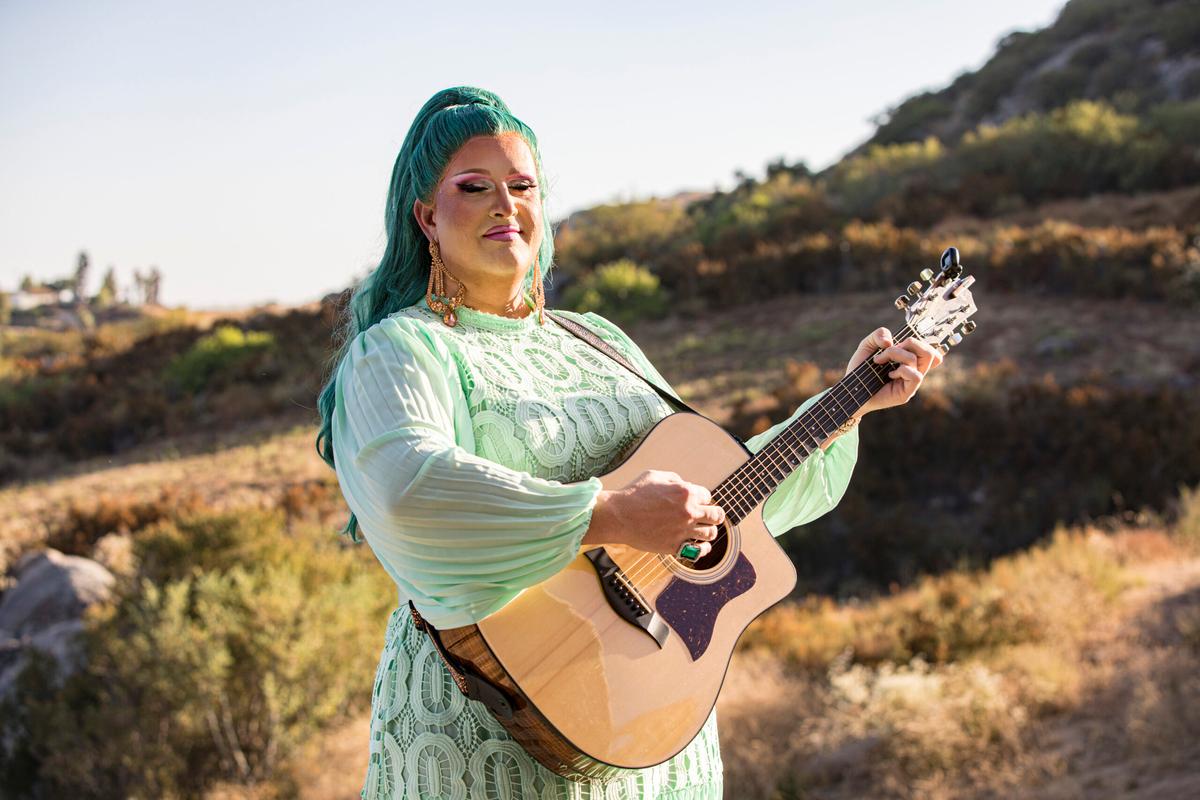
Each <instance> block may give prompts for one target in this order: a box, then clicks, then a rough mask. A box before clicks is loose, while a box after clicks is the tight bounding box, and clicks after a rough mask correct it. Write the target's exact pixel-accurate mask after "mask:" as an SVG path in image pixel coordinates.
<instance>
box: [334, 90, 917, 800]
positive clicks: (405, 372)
mask: <svg viewBox="0 0 1200 800" xmlns="http://www.w3.org/2000/svg"><path fill="white" fill-rule="evenodd" d="M544 186H545V182H544V180H543V172H542V165H541V159H540V156H539V153H538V145H537V139H536V138H535V137H534V134H533V132H532V131H531V130H530V129H529V128H528V127H527V126H526V125H525V124H524V123H522V122H521V121H520V120H518V119H517V118H515V117H514V116H513V115H512V114H511V113H510V112H509V110H508V108H507V107H506V106H505V105H504V103H503V102H502V101H501V100H500V99H499V98H498V97H497V96H496V95H494V94H492V93H490V92H486V91H483V90H480V89H474V88H470V87H458V88H455V89H449V90H446V91H442V92H439V93H438V94H436V95H434V97H433V98H432V99H430V100H429V102H427V103H426V104H425V106H424V107H423V108H422V109H421V111H420V112H419V113H418V115H417V117H416V119H415V120H414V122H413V124H412V127H411V129H410V130H409V132H408V135H407V137H406V138H405V140H404V143H403V145H402V147H401V149H400V154H399V157H398V158H397V160H396V165H395V168H394V170H393V173H392V180H391V185H390V189H389V193H388V201H387V211H386V224H387V232H388V243H387V249H386V251H385V253H384V256H383V259H382V262H381V264H380V266H379V268H378V269H376V270H375V271H374V272H373V273H372V274H371V275H369V276H368V277H367V278H366V279H365V280H364V281H363V283H362V285H361V286H359V288H358V289H357V291H356V292H355V294H354V296H353V298H352V299H351V301H350V320H349V322H348V323H347V328H348V329H347V337H346V344H345V346H344V349H343V351H342V353H341V355H340V361H339V364H338V367H337V369H336V370H335V372H334V375H333V377H332V378H331V380H330V381H329V383H328V384H327V385H326V387H325V388H324V390H323V391H322V393H321V398H320V409H321V414H322V422H323V426H322V429H321V432H320V434H319V436H318V437H317V445H318V450H319V451H320V453H321V455H322V457H323V458H325V460H326V461H327V462H329V463H330V464H331V465H332V466H333V467H334V468H335V470H336V471H337V476H338V481H339V483H340V485H341V488H342V492H343V494H344V495H345V498H346V502H347V504H348V505H349V507H350V509H351V511H352V512H353V516H352V517H351V519H350V523H349V525H348V526H347V530H346V532H347V533H349V534H350V535H351V536H352V537H353V538H355V540H358V538H359V534H360V533H361V535H362V537H363V538H365V539H366V541H367V543H368V544H369V545H370V546H371V549H372V550H373V552H374V553H375V555H376V556H377V558H378V560H379V561H380V563H381V564H382V565H383V567H384V569H385V570H387V571H388V573H389V574H390V575H391V576H392V578H393V579H394V580H395V582H396V584H397V586H398V588H399V602H398V606H397V609H396V610H395V611H394V612H393V614H392V616H391V619H390V621H389V624H388V629H387V633H386V637H385V644H384V650H383V655H382V658H381V660H380V664H379V669H378V671H377V674H376V680H375V687H374V692H373V696H372V707H373V714H372V723H371V747H370V761H369V764H368V770H367V778H366V785H365V786H364V788H363V791H362V797H363V798H370V799H372V800H374V798H387V800H392V799H393V798H414V800H415V799H416V798H422V800H427V799H428V798H434V797H446V798H465V797H468V796H469V797H472V798H474V797H520V798H526V797H529V798H533V797H537V798H617V797H620V798H629V800H634V798H638V799H639V800H640V798H655V797H657V798H668V797H670V798H683V797H703V798H709V797H712V798H717V797H720V796H721V759H720V752H719V749H718V744H717V732H716V717H715V712H714V714H713V715H711V716H710V717H709V719H708V721H707V723H706V724H705V726H704V727H703V729H702V730H701V732H700V734H699V735H698V736H697V737H696V738H695V740H693V742H692V743H691V744H690V745H689V746H688V747H687V748H685V749H684V750H683V751H682V752H681V753H679V754H678V755H677V756H676V757H674V758H673V759H671V760H669V761H667V762H666V763H664V764H661V765H659V766H656V767H652V768H649V769H644V770H630V771H628V772H627V773H626V774H624V775H621V776H620V777H617V778H613V779H607V780H604V781H599V780H597V781H592V782H590V783H579V782H572V781H569V780H567V779H564V778H561V777H559V776H557V775H555V774H553V773H551V772H550V771H548V770H546V769H545V768H543V767H542V766H541V765H540V764H538V763H537V762H536V761H534V760H533V759H532V758H530V757H529V756H528V755H527V754H526V753H525V752H524V750H522V749H521V747H520V746H518V745H517V744H516V743H515V742H514V741H513V740H512V739H511V737H509V735H508V733H507V732H506V731H505V730H504V729H503V728H502V727H501V726H500V725H499V724H498V723H496V722H495V721H494V720H493V719H492V717H491V715H490V714H489V713H488V712H487V710H486V709H485V708H484V707H483V706H482V705H481V704H479V703H477V702H475V701H474V700H469V699H467V698H466V697H465V696H464V695H463V694H461V693H460V692H459V691H458V689H457V688H456V687H455V685H454V683H453V682H452V681H451V679H450V677H449V675H448V673H447V671H446V669H445V667H444V665H443V663H442V661H441V660H440V658H439V657H438V655H437V653H436V652H435V650H434V649H433V647H432V645H431V643H430V642H429V640H428V637H427V636H426V635H424V634H422V633H421V632H419V631H418V630H417V629H416V628H415V627H414V625H413V621H412V618H411V616H410V614H409V613H408V610H407V608H406V605H407V603H408V601H409V600H412V601H413V603H414V605H415V606H416V608H417V609H418V610H419V611H420V612H421V614H422V615H423V616H424V617H425V618H426V619H427V620H428V621H429V623H431V624H432V625H434V626H435V627H438V628H447V627H455V626H460V625H466V624H470V623H474V622H477V621H479V620H480V619H482V618H484V617H486V616H487V615H488V614H490V613H491V612H493V611H495V610H497V609H499V608H501V607H502V606H503V605H504V604H505V603H506V602H508V601H509V600H510V599H511V598H512V597H514V596H515V595H516V594H517V592H519V591H520V590H521V589H522V588H524V587H527V586H530V585H533V584H536V583H539V582H541V581H543V580H545V579H546V578H548V577H550V576H551V575H553V574H554V573H555V572H557V571H558V570H560V569H562V568H563V567H564V566H566V564H567V563H569V562H570V561H571V560H572V559H573V558H574V557H575V556H576V554H577V553H578V551H579V548H580V547H581V546H584V545H588V544H592V543H602V542H620V543H625V544H629V545H631V546H633V547H636V548H639V549H641V550H645V551H648V552H657V553H676V552H678V551H679V548H680V546H681V545H682V544H683V543H684V542H688V541H693V542H698V543H700V546H701V549H702V551H704V552H707V549H708V548H709V544H708V542H709V541H710V540H712V539H713V538H714V536H715V535H716V530H717V529H716V526H717V525H718V524H720V523H721V522H722V521H723V519H724V512H723V510H722V509H721V508H720V507H718V506H716V505H713V504H712V502H711V501H712V497H711V495H710V494H709V492H708V490H707V489H706V488H704V487H702V486H697V485H694V484H690V483H687V482H686V481H683V480H682V479H681V478H680V477H679V476H678V475H675V474H674V473H669V472H662V471H647V472H646V473H643V474H642V475H641V476H640V477H639V478H638V479H637V480H635V481H634V482H632V483H631V484H630V485H629V486H627V487H624V488H623V489H620V490H615V491H605V490H603V489H602V487H601V484H600V481H599V480H598V479H597V478H596V477H594V476H595V475H597V474H602V473H603V472H605V471H606V467H607V466H608V465H609V462H610V461H611V460H612V458H613V457H614V456H615V454H616V453H618V452H619V451H620V450H621V449H622V447H623V446H624V445H625V444H627V443H628V442H629V441H631V440H632V439H633V438H634V437H635V436H637V435H638V434H639V433H641V432H643V431H645V430H646V429H648V428H650V427H651V426H653V425H654V423H655V422H656V421H657V420H659V419H661V418H662V417H663V416H665V415H667V414H670V413H672V411H673V410H674V409H672V408H671V407H669V406H668V404H667V403H666V402H665V401H664V400H663V399H662V398H661V397H660V396H659V395H658V394H657V393H655V391H654V390H653V389H652V388H651V387H650V386H649V385H647V384H646V382H645V381H643V380H639V379H638V378H637V377H636V376H634V375H633V374H631V373H630V372H629V371H628V370H625V369H623V368H621V367H620V366H618V365H617V364H616V363H615V362H614V361H612V360H611V359H609V358H607V357H605V356H604V355H602V354H601V353H600V352H599V351H598V350H596V349H595V348H593V347H591V346H590V345H588V344H586V343H585V342H583V341H582V340H580V339H578V338H576V337H575V336H573V335H571V334H570V333H568V332H567V331H566V330H564V329H563V328H561V327H560V326H559V325H557V324H554V323H553V322H552V321H551V320H549V319H547V318H546V317H545V316H544V314H543V302H544V301H543V292H542V280H543V276H544V274H545V272H547V271H548V270H549V268H550V264H551V260H552V256H553V241H552V237H551V234H550V232H549V230H548V229H547V225H546V223H547V218H546V213H545V205H544V204H545V199H546V192H545V188H544ZM558 313H560V314H563V315H564V316H567V317H570V318H571V319H574V320H576V321H579V322H581V323H583V324H585V325H587V326H589V327H590V328H591V329H592V330H593V331H594V332H595V333H596V334H598V335H599V336H600V337H601V338H603V339H604V340H606V341H607V342H608V343H609V344H611V345H612V346H614V347H616V348H617V349H618V350H620V351H622V352H623V353H624V354H625V355H626V356H627V358H629V359H630V360H631V361H632V362H633V363H634V364H635V365H636V366H638V368H639V369H640V370H642V372H643V373H644V374H645V375H646V376H647V377H649V379H650V380H653V381H655V382H656V383H657V384H658V385H659V386H661V387H664V388H667V383H666V381H664V380H663V378H662V376H661V375H660V374H659V373H658V371H657V370H655V369H654V367H653V366H652V365H651V364H650V363H649V362H648V361H647V360H646V358H645V356H644V355H643V354H642V352H641V350H640V349H638V347H637V345H636V344H634V343H633V341H632V340H630V339H629V337H628V336H626V335H625V334H624V333H623V332H622V331H621V330H620V329H618V328H617V327H616V326H615V325H613V324H612V323H610V322H608V321H607V320H605V319H604V318H602V317H600V316H598V315H596V314H590V313H589V314H572V313H568V312H558ZM880 347H886V348H887V349H886V350H885V351H884V353H882V354H880V356H881V357H883V358H880V363H883V362H884V361H886V360H888V359H890V360H892V361H895V362H898V366H897V367H896V369H895V370H893V371H892V372H891V375H892V377H893V381H892V382H891V383H890V384H889V385H888V386H886V387H885V388H884V390H883V391H882V392H880V393H879V394H878V395H876V397H875V398H874V399H873V400H871V401H870V403H868V405H867V406H865V407H864V408H863V410H862V412H861V413H863V414H865V413H868V412H871V411H874V410H878V409H881V408H885V407H888V406H891V405H897V404H899V403H903V402H905V401H907V400H908V398H910V397H911V396H912V395H913V393H914V392H915V391H916V390H917V388H918V387H919V385H920V383H921V380H922V378H923V376H924V374H925V373H926V372H928V370H929V369H930V368H931V367H933V366H934V365H936V364H937V363H939V362H940V360H941V359H940V356H939V355H938V354H937V353H936V351H934V350H932V349H931V348H930V347H928V346H927V345H925V344H923V343H921V342H919V341H918V340H915V339H909V340H907V341H905V342H903V343H901V344H900V345H895V346H893V345H892V341H891V339H890V335H889V334H888V332H887V331H886V330H885V329H882V328H881V329H879V330H877V331H875V332H874V333H872V334H871V335H870V336H868V337H867V338H865V339H863V341H862V342H861V343H860V344H859V346H858V349H857V351H856V352H855V354H854V356H853V357H852V358H851V360H850V363H849V366H848V368H847V369H848V370H850V369H853V368H854V367H855V366H857V365H858V364H859V363H861V362H862V361H863V360H864V359H865V358H867V357H869V355H870V354H871V353H874V352H875V351H876V349H878V348H880ZM819 396H820V395H818V396H817V397H819ZM817 397H814V398H811V399H810V400H808V401H806V402H805V403H804V405H802V406H801V408H800V409H798V410H797V412H796V414H799V413H801V411H803V410H804V409H805V408H807V407H808V405H810V404H811V403H812V402H814V401H815V400H816V399H817ZM793 418H794V416H793ZM788 421H790V420H788ZM788 421H785V422H783V423H780V424H779V425H777V426H775V427H774V428H772V429H771V430H768V431H766V432H764V433H762V434H760V435H758V436H755V437H753V438H752V439H751V440H750V441H749V442H747V443H746V444H747V446H748V447H749V449H750V450H751V451H754V452H757V450H758V449H759V448H761V447H762V446H763V445H764V444H765V443H766V442H768V441H770V439H771V438H772V437H773V436H774V435H775V433H776V432H777V431H779V430H780V429H782V427H784V426H785V425H786V424H787V423H788ZM854 422H857V419H855V420H852V422H851V424H849V425H848V426H843V428H844V432H843V434H842V435H840V436H839V435H837V434H835V435H834V436H833V437H831V438H830V439H829V440H827V441H826V442H825V443H824V444H823V446H822V448H821V449H820V450H818V451H817V452H816V453H814V454H813V456H812V457H811V458H810V459H809V460H808V461H807V462H806V463H805V465H804V466H803V467H802V468H801V469H799V470H797V471H795V472H794V473H792V475H790V476H789V477H788V478H787V480H785V481H784V482H783V483H782V484H781V485H780V486H779V488H778V489H777V490H776V491H775V492H774V493H773V494H772V495H771V496H770V497H769V498H768V499H767V501H766V502H765V504H764V507H763V516H764V520H765V521H766V523H767V525H768V527H769V529H770V530H772V531H774V532H776V533H782V532H783V531H785V530H788V529H790V528H792V527H794V526H796V525H800V524H803V523H805V522H807V521H809V520H811V519H814V518H816V517H818V516H820V515H821V514H823V513H825V512H826V511H828V510H829V509H831V508H833V506H834V505H836V503H837V502H838V501H839V500H840V498H841V496H842V494H843V493H844V491H845V489H846V485H847V483H848V481H849V478H850V473H851V471H852V469H853V466H854V461H855V458H856V456H857V441H858V439H857V436H858V433H857V429H856V428H855V427H854V426H853V424H852V423H854ZM631 532H636V533H631Z"/></svg>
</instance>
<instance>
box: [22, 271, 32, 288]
mask: <svg viewBox="0 0 1200 800" xmlns="http://www.w3.org/2000/svg"><path fill="white" fill-rule="evenodd" d="M21 291H22V292H29V291H33V277H32V276H30V275H26V276H24V277H22V278H21Z"/></svg>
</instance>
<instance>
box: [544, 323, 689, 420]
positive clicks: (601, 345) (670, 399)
mask: <svg viewBox="0 0 1200 800" xmlns="http://www.w3.org/2000/svg"><path fill="white" fill-rule="evenodd" d="M545 313H546V316H547V317H549V318H550V319H552V320H554V321H555V322H557V323H558V324H559V325H561V326H562V327H564V328H566V329H567V331H569V332H570V333H572V334H574V335H575V336H577V337H579V338H580V339H582V340H583V341H585V342H587V343H588V344H590V345H591V346H592V347H594V348H596V349H597V350H599V351H600V352H601V353H604V355H606V356H608V357H609V358H611V359H612V360H613V361H615V362H617V363H618V364H620V365H621V366H622V367H624V368H625V369H627V370H629V371H630V372H632V373H633V374H634V375H636V376H638V377H639V378H641V379H642V380H643V381H645V382H646V383H647V384H649V385H650V388H651V389H653V390H654V391H656V392H658V393H659V395H660V396H661V397H662V399H663V400H666V401H667V403H668V404H669V405H672V406H675V407H677V408H682V409H683V410H684V411H690V412H691V413H693V414H699V413H700V412H698V411H697V410H696V409H694V408H692V407H691V406H689V405H688V404H687V403H685V402H683V401H682V400H680V399H678V398H677V397H675V395H673V394H671V393H670V392H668V391H666V390H665V389H663V388H661V387H660V386H659V385H658V384H656V383H655V382H654V381H652V380H650V379H649V378H647V377H646V376H645V375H643V374H642V372H641V370H639V369H638V368H637V367H635V366H634V365H633V364H631V363H629V360H628V359H627V358H625V356H623V355H621V354H620V353H619V352H617V351H616V349H614V348H613V347H612V345H610V344H609V343H608V342H606V341H604V340H603V339H601V338H600V337H599V336H597V335H596V334H595V333H593V332H592V331H591V330H590V329H589V328H588V327H587V326H586V325H584V324H583V323H581V322H576V321H575V320H573V319H567V318H566V317H563V316H560V315H558V314H556V313H554V312H553V311H547V312H545Z"/></svg>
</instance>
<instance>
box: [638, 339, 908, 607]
mask: <svg viewBox="0 0 1200 800" xmlns="http://www.w3.org/2000/svg"><path fill="white" fill-rule="evenodd" d="M915 335H916V333H915V331H913V330H912V329H911V328H910V327H909V326H908V325H905V326H904V328H903V329H901V330H900V332H899V333H897V334H896V335H895V336H894V337H893V339H892V341H893V344H899V343H901V342H903V341H906V340H907V339H910V338H912V337H913V336H915ZM882 352H883V348H880V349H878V350H876V351H875V353H873V354H871V355H870V356H868V357H867V358H866V359H865V360H864V361H863V362H862V363H861V364H859V365H858V366H857V367H855V368H854V369H853V370H851V371H850V373H848V374H847V375H846V376H844V378H851V377H852V378H854V380H856V381H857V382H858V384H859V388H860V389H865V390H866V391H867V396H866V400H864V401H863V402H861V403H859V407H860V408H861V407H862V406H863V405H864V404H865V403H866V402H868V401H869V400H870V399H871V397H873V396H874V394H875V393H876V392H878V391H880V390H881V389H882V388H883V387H884V386H887V384H888V383H889V382H890V381H891V379H890V378H887V377H885V376H886V372H887V371H890V369H894V368H895V367H890V364H896V365H897V366H899V362H890V363H889V364H875V363H874V361H873V359H874V357H875V356H876V355H878V354H879V353H882ZM889 367H890V368H889ZM880 369H882V370H885V372H884V374H883V375H881V374H880V373H879V372H878V370H880ZM860 372H861V373H862V374H861V375H860V374H859V373H860ZM867 372H871V373H873V374H874V375H875V376H876V378H877V379H880V380H883V381H884V383H883V384H882V385H881V386H880V387H879V388H878V389H875V390H872V389H871V387H870V386H868V385H867V384H866V383H864V382H863V380H862V378H863V377H864V376H865V375H866V373H867ZM841 384H842V381H840V380H839V381H838V383H837V384H834V386H832V387H830V392H828V393H827V394H826V398H828V397H832V398H833V400H834V402H835V403H837V405H838V408H839V410H840V411H841V412H842V413H845V408H844V407H842V405H841V401H840V400H838V398H837V394H836V391H837V390H838V389H839V387H840V388H841V390H843V391H846V392H847V395H848V399H849V400H851V401H854V402H857V397H855V395H854V394H853V393H851V390H850V389H849V387H848V386H842V385H841ZM855 391H857V390H855ZM826 398H822V399H821V400H819V401H817V403H815V404H814V405H815V407H816V408H817V410H818V411H819V412H822V413H824V414H825V416H826V417H827V418H828V419H829V421H830V422H836V420H835V418H834V417H833V415H832V414H830V409H829V408H827V407H826V406H825V399H826ZM805 413H806V414H807V413H808V412H805ZM847 418H848V417H847ZM836 427H837V426H836V424H835V426H834V428H835V430H836ZM805 432H806V433H808V434H809V435H812V431H811V430H807V429H806V430H805ZM821 432H822V434H823V436H822V439H821V440H818V441H817V442H816V443H815V445H816V447H820V441H823V440H824V438H828V436H829V434H826V433H825V432H824V426H823V425H822V426H821ZM814 438H816V437H814ZM777 443H778V444H777ZM793 445H799V448H794V447H793ZM783 447H787V450H788V453H787V454H788V455H792V456H793V457H795V456H797V455H799V454H800V453H803V455H799V457H798V459H797V461H796V463H794V464H792V463H790V462H789V461H788V459H787V458H786V457H785V454H784V453H783V452H780V451H781V450H782V449H783ZM768 448H772V449H771V450H770V451H769V452H767V453H766V454H765V456H766V458H765V459H764V462H765V464H766V465H767V466H769V467H771V468H774V469H777V470H778V471H779V472H780V473H781V474H783V475H784V479H786V477H787V474H788V473H790V472H791V471H792V470H795V469H797V468H798V467H799V466H800V464H802V463H803V462H804V461H805V460H806V459H807V458H808V457H809V456H811V455H812V454H813V453H814V452H816V450H815V448H814V449H812V450H810V449H809V448H808V445H807V444H806V443H805V442H804V441H803V440H802V439H800V438H799V436H798V435H797V433H796V432H795V431H792V430H789V429H788V428H785V429H784V430H783V431H782V432H780V434H779V435H778V436H776V437H775V438H774V439H772V440H771V441H769V442H767V443H766V444H765V445H763V449H764V450H765V449H768ZM759 453H762V450H760V451H759ZM759 453H756V454H755V455H754V456H753V457H752V459H751V460H753V459H754V458H757V457H758V455H759ZM748 463H750V462H749V461H747V462H745V463H743V465H742V466H741V467H739V468H738V469H736V470H734V471H733V472H732V473H731V474H730V475H729V476H727V477H726V478H725V479H724V480H722V481H721V483H719V484H717V487H716V489H717V490H719V491H721V493H722V495H731V496H730V497H728V498H727V499H726V502H725V504H723V507H725V506H728V507H731V508H733V509H734V510H735V511H736V512H737V513H738V514H739V515H741V518H742V519H744V518H745V516H746V515H747V514H749V513H750V512H751V511H752V510H754V508H755V507H756V506H757V505H758V503H759V502H762V501H761V500H759V501H756V502H754V503H753V504H750V502H749V499H748V497H747V495H749V496H753V494H754V493H756V492H757V491H758V490H760V489H762V488H763V486H764V485H767V484H769V483H770V481H771V479H772V478H773V477H775V476H773V475H771V474H770V473H769V472H767V471H764V470H763V469H761V468H760V467H759V466H758V465H756V466H754V467H751V468H750V469H749V470H746V471H745V472H746V474H742V473H743V470H744V468H745V466H746V464H748ZM763 479H766V482H765V484H764V482H763ZM782 482H783V481H782V479H781V480H780V481H779V483H782ZM721 487H725V488H724V489H722V488H721ZM776 488H778V483H777V484H776ZM771 491H774V489H772V490H771ZM769 494H770V492H768V496H769ZM728 516H729V511H728V508H726V518H728ZM726 530H727V522H726V523H723V524H722V526H721V532H719V533H718V534H717V536H716V537H715V538H714V539H713V540H712V541H711V542H709V544H710V545H711V546H712V547H715V546H716V544H717V542H719V541H720V540H721V539H722V538H723V537H724V536H725V535H726ZM710 552H711V548H710ZM674 557H675V556H673V555H671V554H666V553H647V554H645V555H643V556H641V557H639V558H638V559H637V560H635V561H634V562H633V563H632V564H631V565H630V567H629V570H628V571H627V579H628V580H629V582H630V583H631V584H632V585H633V587H634V588H635V589H637V590H639V591H640V590H641V589H642V588H643V587H645V586H648V585H649V584H650V583H652V582H653V581H656V580H658V579H659V578H661V577H662V576H663V575H665V574H667V573H670V572H671V571H672V570H671V569H670V567H669V566H667V565H666V563H665V559H667V558H674Z"/></svg>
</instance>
